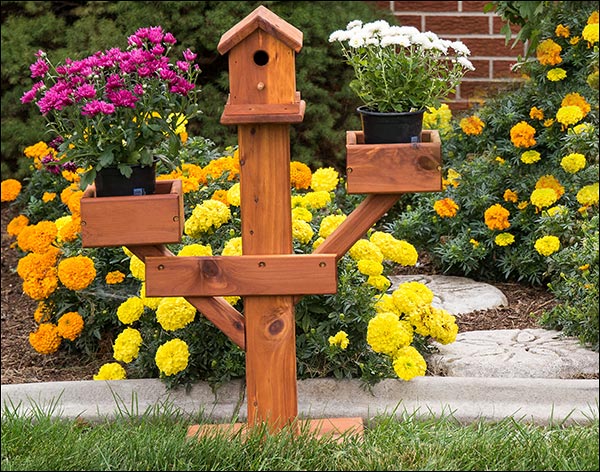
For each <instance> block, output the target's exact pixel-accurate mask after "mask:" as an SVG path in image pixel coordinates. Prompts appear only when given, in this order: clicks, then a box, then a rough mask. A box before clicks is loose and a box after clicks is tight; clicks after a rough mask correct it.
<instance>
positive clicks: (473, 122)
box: [460, 115, 485, 135]
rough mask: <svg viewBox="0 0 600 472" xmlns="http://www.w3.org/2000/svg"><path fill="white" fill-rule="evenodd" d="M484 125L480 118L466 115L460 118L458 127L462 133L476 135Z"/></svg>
mask: <svg viewBox="0 0 600 472" xmlns="http://www.w3.org/2000/svg"><path fill="white" fill-rule="evenodd" d="M484 127H485V123H484V122H483V121H481V118H479V117H478V116H475V115H473V116H468V117H466V118H463V119H462V120H460V128H461V129H462V130H463V133H465V134H470V135H478V134H481V132H482V131H483V128H484Z"/></svg>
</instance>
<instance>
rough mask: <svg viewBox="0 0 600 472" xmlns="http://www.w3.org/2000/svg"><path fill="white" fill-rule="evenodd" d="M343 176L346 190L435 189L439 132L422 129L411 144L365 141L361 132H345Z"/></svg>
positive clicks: (438, 174)
mask: <svg viewBox="0 0 600 472" xmlns="http://www.w3.org/2000/svg"><path fill="white" fill-rule="evenodd" d="M346 176H347V191H348V193H413V192H439V191H441V190H442V154H441V142H440V135H439V132H438V131H437V130H424V131H423V132H422V133H421V142H420V143H414V144H411V143H406V144H404V143H402V144H365V143H364V135H363V132H362V131H346Z"/></svg>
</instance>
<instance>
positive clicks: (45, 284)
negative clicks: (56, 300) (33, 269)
mask: <svg viewBox="0 0 600 472" xmlns="http://www.w3.org/2000/svg"><path fill="white" fill-rule="evenodd" d="M57 287H58V278H57V277H56V270H53V271H51V272H50V273H48V275H47V276H46V277H44V278H42V279H36V278H28V279H25V280H24V281H23V292H25V294H26V295H27V296H28V297H29V298H32V299H34V300H38V301H39V300H45V299H46V298H48V297H49V296H50V295H52V294H53V293H54V291H55V290H56V288H57Z"/></svg>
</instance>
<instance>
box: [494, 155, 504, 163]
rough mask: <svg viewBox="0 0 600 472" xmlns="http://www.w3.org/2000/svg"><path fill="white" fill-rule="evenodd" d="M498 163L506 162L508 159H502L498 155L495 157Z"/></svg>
mask: <svg viewBox="0 0 600 472" xmlns="http://www.w3.org/2000/svg"><path fill="white" fill-rule="evenodd" d="M494 160H495V161H496V162H497V163H498V164H504V163H505V162H506V161H505V160H504V159H502V158H501V157H500V156H497V157H496V159H494Z"/></svg>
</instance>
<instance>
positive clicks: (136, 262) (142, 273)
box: [129, 254, 146, 282]
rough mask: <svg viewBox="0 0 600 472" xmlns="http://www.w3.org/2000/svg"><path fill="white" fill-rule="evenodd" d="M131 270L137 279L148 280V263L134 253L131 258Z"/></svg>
mask: <svg viewBox="0 0 600 472" xmlns="http://www.w3.org/2000/svg"><path fill="white" fill-rule="evenodd" d="M129 271H130V272H131V275H133V276H134V277H135V278H136V279H138V280H141V281H142V282H143V281H144V280H146V264H144V261H142V260H141V259H140V258H139V257H137V256H136V255H134V254H132V255H131V259H129Z"/></svg>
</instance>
